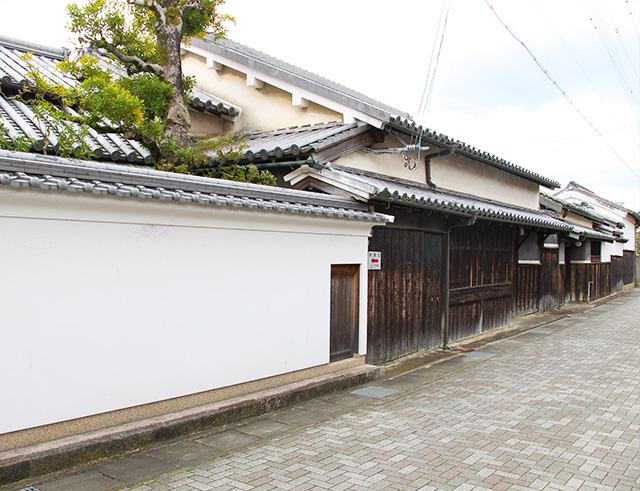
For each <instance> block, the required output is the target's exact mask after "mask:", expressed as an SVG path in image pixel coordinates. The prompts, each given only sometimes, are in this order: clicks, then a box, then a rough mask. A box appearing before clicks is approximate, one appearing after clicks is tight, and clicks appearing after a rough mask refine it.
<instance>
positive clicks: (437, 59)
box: [420, 0, 451, 118]
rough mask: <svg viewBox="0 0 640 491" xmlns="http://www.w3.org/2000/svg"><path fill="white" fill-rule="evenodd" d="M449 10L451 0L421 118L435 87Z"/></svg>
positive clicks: (427, 109)
mask: <svg viewBox="0 0 640 491" xmlns="http://www.w3.org/2000/svg"><path fill="white" fill-rule="evenodd" d="M450 9H451V0H449V3H448V4H447V13H446V14H445V17H444V25H443V26H442V34H441V36H440V44H439V45H438V54H437V56H436V64H435V66H434V67H433V76H432V77H431V85H430V87H429V92H428V93H427V100H426V103H425V106H424V109H423V112H422V114H421V115H420V117H421V118H424V117H426V116H427V113H428V112H429V106H430V105H431V95H432V93H433V87H434V86H435V83H436V73H437V71H438V64H439V63H440V54H441V53H442V45H443V44H444V37H445V34H446V32H447V21H448V20H449V11H450Z"/></svg>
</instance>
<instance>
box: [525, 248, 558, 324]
mask: <svg viewBox="0 0 640 491" xmlns="http://www.w3.org/2000/svg"><path fill="white" fill-rule="evenodd" d="M565 272H566V267H565V265H564V264H559V262H558V250H557V249H543V250H542V253H541V260H540V265H531V264H519V265H518V274H517V281H516V292H517V293H516V302H515V304H516V315H525V314H530V313H533V312H544V311H546V310H552V309H556V308H558V307H560V306H562V305H564V304H565V303H566V299H567V296H566V292H565V281H566V280H565Z"/></svg>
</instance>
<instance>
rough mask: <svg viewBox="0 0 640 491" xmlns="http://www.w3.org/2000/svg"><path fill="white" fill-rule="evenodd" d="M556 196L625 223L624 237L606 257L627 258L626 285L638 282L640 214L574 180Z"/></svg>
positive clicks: (607, 247)
mask: <svg viewBox="0 0 640 491" xmlns="http://www.w3.org/2000/svg"><path fill="white" fill-rule="evenodd" d="M554 196H555V197H556V198H560V199H563V200H564V201H565V202H567V203H571V204H573V205H577V206H579V207H580V208H581V209H583V210H584V209H586V210H587V211H591V212H592V213H595V214H598V215H601V216H603V217H605V218H607V219H609V220H610V221H612V222H615V223H616V224H618V226H620V224H622V237H621V240H618V241H616V243H615V244H613V245H611V246H606V247H605V248H604V249H603V256H604V257H608V256H617V257H619V256H621V255H622V257H623V263H624V266H623V277H624V278H623V279H624V284H625V285H632V284H634V283H635V281H636V275H637V272H636V269H635V264H636V251H637V243H636V232H637V229H638V227H639V226H640V213H638V212H635V211H633V210H630V209H629V208H626V207H625V206H623V204H621V203H615V202H613V201H611V200H608V199H606V198H603V197H602V196H599V195H597V194H596V193H594V192H593V191H591V190H590V189H587V188H585V187H584V186H581V185H580V184H578V183H577V182H573V181H572V182H570V183H569V184H568V185H567V186H566V187H564V188H563V189H561V190H559V191H558V192H556V193H555V194H554Z"/></svg>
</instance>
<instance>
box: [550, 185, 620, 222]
mask: <svg viewBox="0 0 640 491" xmlns="http://www.w3.org/2000/svg"><path fill="white" fill-rule="evenodd" d="M545 199H548V200H551V201H554V202H556V203H557V204H558V205H560V206H562V207H564V208H566V209H567V210H569V211H571V212H573V213H575V214H576V215H580V216H582V217H585V218H588V219H590V220H593V221H595V222H600V223H607V224H613V225H615V226H617V227H619V228H623V227H624V223H622V222H617V221H615V220H612V219H611V218H607V217H605V216H602V215H600V214H598V213H597V212H596V211H595V210H593V209H591V208H587V207H586V206H582V205H578V204H576V203H571V202H569V201H566V200H564V199H560V198H558V197H557V196H550V195H548V194H546V193H542V194H541V195H540V202H541V204H543V203H544V200H545Z"/></svg>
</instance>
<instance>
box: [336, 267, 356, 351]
mask: <svg viewBox="0 0 640 491" xmlns="http://www.w3.org/2000/svg"><path fill="white" fill-rule="evenodd" d="M359 270H360V267H359V266H358V265H352V264H340V265H332V266H331V321H330V322H331V328H330V342H329V353H330V359H331V361H336V360H340V359H342V358H349V357H351V356H353V354H354V353H357V352H358V308H359V303H360V302H359V281H358V274H359Z"/></svg>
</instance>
